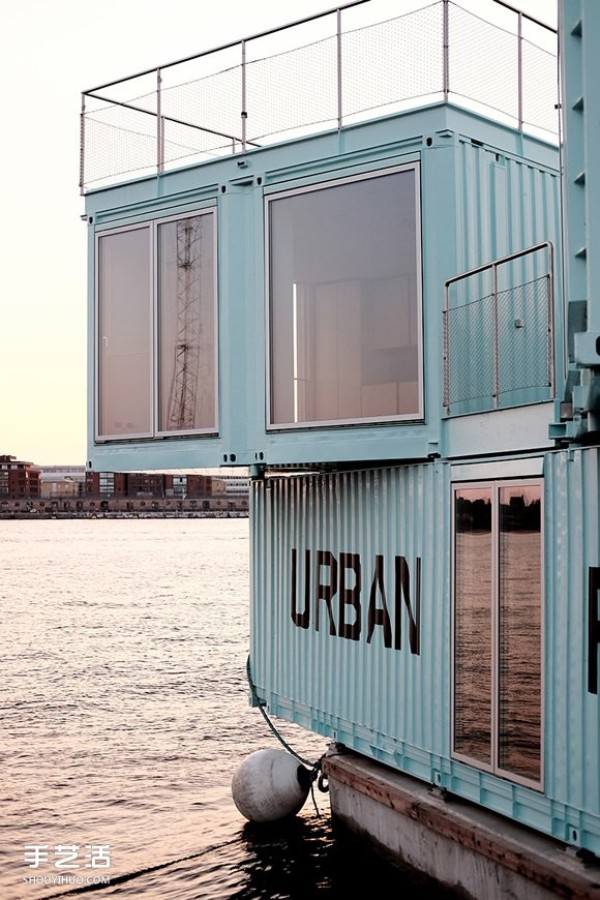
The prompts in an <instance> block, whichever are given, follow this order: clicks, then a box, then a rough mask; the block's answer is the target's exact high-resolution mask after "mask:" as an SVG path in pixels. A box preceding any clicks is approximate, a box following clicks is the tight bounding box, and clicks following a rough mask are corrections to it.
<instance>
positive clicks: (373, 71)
mask: <svg viewBox="0 0 600 900" xmlns="http://www.w3.org/2000/svg"><path fill="white" fill-rule="evenodd" d="M364 2H365V0H355V2H353V3H349V4H346V5H345V6H340V7H338V8H335V9H333V10H328V11H327V12H324V13H321V14H320V15H317V16H311V17H308V18H305V19H301V20H299V21H297V22H292V23H290V24H289V25H286V26H284V27H282V28H277V29H273V30H271V31H267V32H262V33H260V34H256V35H252V36H251V37H248V38H245V39H244V40H241V41H236V42H233V43H231V44H226V45H223V46H220V47H217V48H215V49H213V50H209V51H206V52H204V53H200V54H197V55H195V56H193V57H188V58H186V59H181V60H177V61H175V62H171V63H168V64H166V65H162V66H158V67H156V68H153V69H149V70H146V71H144V72H139V73H137V74H135V75H132V76H129V77H127V78H124V79H121V80H119V81H114V82H111V83H109V84H104V85H100V86H99V87H96V88H93V89H91V90H88V91H85V92H84V93H83V94H82V106H81V145H80V151H81V152H80V173H79V184H80V188H81V191H82V192H86V191H88V190H90V189H94V188H99V187H103V186H106V185H109V184H114V183H118V182H122V181H127V180H130V179H131V178H138V177H142V176H147V175H151V174H160V173H162V172H164V171H166V170H168V169H173V168H177V167H180V166H184V165H191V164H193V163H197V162H200V161H204V160H207V159H211V158H213V157H215V156H220V155H223V154H226V153H237V152H240V151H245V150H247V149H249V148H253V147H257V146H263V145H264V144H267V143H272V142H274V141H278V140H282V139H287V138H290V137H295V136H300V135H304V134H309V133H312V132H315V131H317V130H323V129H327V128H341V127H342V126H343V125H348V124H351V123H353V122H359V121H363V120H365V119H369V118H373V117H374V116H379V115H385V114H389V113H394V112H399V111H402V110H407V109H411V108H415V107H417V106H422V105H425V104H427V103H431V102H435V101H447V100H452V101H453V102H455V103H457V104H460V105H462V106H466V107H468V108H471V109H474V110H476V111H479V112H483V113H485V114H487V115H491V116H492V117H493V118H495V119H498V120H500V121H503V122H506V123H507V124H511V125H513V126H515V127H517V128H518V129H520V130H527V131H530V132H533V133H535V134H537V135H538V136H543V137H546V138H550V139H553V138H554V136H555V135H556V132H557V122H558V119H557V111H556V104H557V68H556V35H555V33H554V32H553V30H552V29H549V28H548V27H547V26H544V25H542V23H539V22H537V20H535V19H533V18H531V17H529V16H526V15H525V14H523V13H518V12H517V11H514V10H513V11H512V12H511V13H510V15H511V17H512V19H513V21H514V27H512V29H509V28H504V27H502V28H501V27H499V26H498V25H494V24H491V23H490V22H486V21H484V20H483V19H481V18H479V17H478V16H476V15H473V14H472V13H470V12H468V11H467V10H465V9H463V8H462V7H461V6H458V5H457V4H455V3H452V2H450V0H438V2H435V3H432V4H431V5H429V6H426V7H424V8H423V9H420V10H417V11H414V12H411V13H407V14H405V15H402V16H398V17H396V18H392V19H387V20H386V21H382V22H377V23H375V24H369V25H367V26H364V27H346V28H345V30H344V29H343V26H347V19H348V17H349V16H350V17H352V16H355V15H356V14H357V12H358V11H359V7H361V5H362V4H363V3H364ZM490 5H491V4H490ZM501 5H502V6H507V4H501ZM369 8H371V7H369ZM496 8H497V7H496ZM372 9H373V10H375V9H376V0H374V2H373V7H372ZM508 9H512V8H511V7H508ZM513 13H514V15H513ZM507 15H509V14H508V13H507ZM290 38H291V39H292V41H290ZM291 42H293V44H294V46H290V43H291ZM282 48H283V49H282Z"/></svg>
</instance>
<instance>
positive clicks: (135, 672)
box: [0, 519, 451, 900]
mask: <svg viewBox="0 0 600 900" xmlns="http://www.w3.org/2000/svg"><path fill="white" fill-rule="evenodd" d="M0 541H1V542H2V548H3V568H2V576H1V581H0V607H1V617H2V623H3V661H2V677H1V678H0V707H1V711H2V719H3V727H2V731H1V732H0V764H1V766H2V769H1V771H2V779H1V781H0V802H1V804H2V817H1V819H0V897H1V898H2V900H42V898H48V897H50V896H55V895H56V894H57V892H58V893H60V894H64V893H65V892H66V891H68V890H70V889H71V887H70V885H69V884H66V883H65V884H61V885H59V886H58V887H57V886H56V884H55V885H52V884H44V883H42V882H43V879H44V878H45V877H48V878H49V877H52V876H54V877H56V876H58V875H60V876H62V877H64V875H65V874H66V875H71V876H72V877H75V876H80V877H82V878H83V877H84V876H87V875H88V874H89V871H90V870H89V869H87V870H86V869H85V864H86V857H85V853H86V852H88V853H89V850H88V851H86V850H85V845H86V844H88V845H96V846H103V847H108V848H109V854H110V869H109V874H110V877H111V884H110V885H109V886H108V887H102V888H101V889H99V890H98V891H97V892H93V893H92V896H107V897H108V896H111V897H112V896H120V897H121V896H122V897H132V898H133V897H136V898H137V897H148V898H149V900H167V898H171V900H192V898H207V900H211V898H214V900H225V898H239V900H242V898H243V900H262V898H265V900H266V898H269V900H271V898H286V897H289V898H294V900H296V898H297V900H301V898H302V900H307V898H311V897H313V896H316V895H317V894H318V896H319V897H329V898H331V900H336V898H341V897H342V896H343V897H344V898H346V897H348V896H356V894H355V893H353V888H354V887H355V886H356V885H364V893H365V895H366V894H367V891H369V893H370V891H371V889H372V890H375V891H377V890H378V889H381V892H382V896H383V895H384V894H383V892H384V888H383V879H384V876H385V877H386V878H389V877H390V876H389V869H388V867H387V866H384V865H383V864H382V863H380V862H375V861H374V858H373V857H371V856H370V855H369V853H368V851H366V850H365V849H364V848H356V849H354V848H353V850H352V851H351V853H350V855H348V853H346V851H345V850H343V849H341V850H340V849H339V847H340V845H339V844H338V841H337V840H335V841H334V839H333V836H332V832H331V827H330V824H329V817H328V812H329V810H328V801H327V797H326V796H325V795H323V794H318V795H317V800H318V804H319V807H320V810H321V813H322V814H323V815H322V818H317V817H316V815H315V813H314V811H313V808H312V805H311V804H310V802H308V803H307V805H306V807H305V809H304V810H303V813H302V817H301V818H300V819H299V820H298V821H297V822H296V823H294V824H293V825H292V826H291V827H290V828H289V829H282V828H281V827H279V828H278V829H276V830H275V832H274V833H272V834H271V835H269V834H266V835H265V834H264V833H263V834H258V833H257V832H255V831H254V830H253V829H251V828H249V827H248V826H245V825H244V820H243V819H242V818H241V816H240V815H239V813H238V812H237V810H236V809H235V807H234V805H233V801H232V799H231V794H230V785H231V778H232V775H233V772H234V771H235V769H236V767H237V766H238V764H239V762H240V760H241V759H242V758H243V756H245V755H246V754H247V753H250V752H252V751H253V750H257V749H259V748H261V747H267V746H279V745H278V744H277V743H276V742H275V739H274V738H273V737H272V735H271V734H270V732H268V730H267V728H266V726H265V723H264V721H263V720H262V718H261V716H260V715H259V714H258V712H257V711H256V710H254V709H251V708H250V707H249V705H248V691H247V685H246V681H245V663H246V655H247V649H248V592H249V575H248V522H247V521H246V520H242V519H232V520H227V519H217V520H206V519H190V520H153V519H147V520H127V521H119V520H111V521H109V520H102V519H98V520H88V521H65V522H63V521H41V522H28V521H13V522H2V523H0ZM279 724H280V727H281V730H282V732H283V734H284V736H285V738H286V739H287V740H288V742H289V743H290V744H291V745H292V746H293V747H294V748H295V749H296V750H297V751H298V752H299V753H301V754H302V755H303V756H304V757H306V758H308V759H314V760H316V759H318V758H319V757H320V756H321V754H322V753H323V752H324V751H325V749H326V741H324V739H322V738H319V737H317V736H314V735H310V734H308V733H307V732H305V731H303V730H302V729H300V728H297V727H295V726H292V725H289V724H287V723H285V722H284V723H279ZM27 845H29V846H32V845H33V846H36V847H38V848H44V847H45V848H46V849H45V851H42V850H38V853H40V854H42V853H45V854H46V857H45V859H42V860H41V861H40V865H39V866H38V867H37V868H31V867H28V866H27V865H26V863H25V858H24V854H25V848H26V846H27ZM57 845H58V846H62V847H65V846H67V847H68V846H70V845H75V846H77V847H79V848H80V849H79V850H78V851H77V852H76V857H75V864H76V865H77V868H76V869H71V870H68V869H67V870H64V869H60V868H58V867H57V865H56V863H57V862H59V861H62V860H64V856H61V855H60V854H57V851H56V847H57ZM29 852H33V851H29ZM93 871H94V872H99V873H100V874H102V875H103V874H105V871H106V870H104V869H95V870H93ZM34 876H35V877H36V878H38V879H40V880H39V882H38V883H33V882H28V881H25V880H24V879H26V878H29V877H34ZM392 877H393V878H394V884H399V885H400V886H403V885H412V884H413V882H412V881H410V880H398V881H396V878H399V876H397V875H396V874H394V875H393V876H392ZM360 890H362V888H361V889H360ZM409 895H410V894H409ZM429 895H430V896H432V894H431V892H430V893H429ZM437 896H446V894H445V893H443V892H441V891H440V892H439V893H438V894H437ZM448 896H451V895H449V894H448Z"/></svg>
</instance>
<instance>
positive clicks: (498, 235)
mask: <svg viewBox="0 0 600 900" xmlns="http://www.w3.org/2000/svg"><path fill="white" fill-rule="evenodd" d="M456 180H457V184H459V185H460V186H461V190H460V191H458V192H457V210H456V242H457V266H458V272H466V271H468V270H469V269H473V268H476V267H477V266H480V265H483V264H485V263H487V262H490V261H491V260H492V259H498V258H499V257H502V256H507V255H508V254H510V253H516V252H517V251H519V250H524V249H525V248H526V247H532V246H533V245H534V244H539V243H541V242H542V241H545V240H552V241H553V242H554V243H555V244H556V243H557V242H558V241H559V240H560V233H561V232H560V182H559V175H558V172H557V171H555V170H549V169H544V168H543V167H542V166H540V165H539V164H538V163H535V164H534V163H532V162H531V161H530V160H527V159H520V158H518V157H515V156H512V155H511V154H508V153H504V152H503V151H500V150H495V149H494V148H493V147H489V146H482V145H481V143H480V142H478V141H472V140H470V139H468V138H464V137H462V138H460V139H459V142H458V150H457V154H456ZM557 281H558V283H560V282H559V280H558V279H557Z"/></svg>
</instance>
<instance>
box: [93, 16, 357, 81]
mask: <svg viewBox="0 0 600 900" xmlns="http://www.w3.org/2000/svg"><path fill="white" fill-rule="evenodd" d="M363 3H370V0H350V2H349V3H342V4H339V5H338V6H333V7H332V8H331V9H326V10H324V11H323V12H319V13H313V15H311V16H304V17H303V18H302V19H294V21H293V22H287V23H286V24H285V25H276V26H275V27H274V28H268V29H267V30H266V31H259V32H257V33H256V34H251V35H249V36H248V37H245V38H237V39H236V40H235V41H229V42H228V43H227V44H220V45H219V46H218V47H212V48H211V49H210V50H202V51H201V52H200V53H194V54H192V55H191V56H184V57H182V58H181V59H175V60H173V61H172V62H169V63H164V64H163V65H159V66H152V67H151V68H149V69H144V70H143V71H142V72H136V73H135V75H126V76H124V77H123V78H116V79H115V80H114V81H107V82H106V84H99V85H98V86H97V87H93V88H89V89H88V90H87V91H82V93H83V94H84V95H86V96H87V95H88V94H93V93H94V92H95V91H103V90H104V89H105V88H109V87H114V86H115V85H116V84H123V83H124V82H126V81H134V80H135V79H136V78H143V77H144V76H145V75H152V74H154V73H155V72H156V70H157V69H161V70H163V69H170V68H172V67H173V66H180V65H182V64H183V63H187V62H192V61H193V60H195V59H202V58H203V57H204V56H211V55H212V54H213V53H220V52H221V51H223V50H231V48H232V47H239V46H241V45H242V44H247V43H248V42H249V41H256V40H259V39H260V38H264V37H268V36H269V35H271V34H277V33H278V32H280V31H287V30H288V28H295V27H296V26H297V25H306V23H307V22H315V21H317V20H318V19H324V18H325V17H326V16H331V15H333V14H334V13H338V12H340V11H341V10H343V9H350V8H351V7H353V6H360V5H361V4H363Z"/></svg>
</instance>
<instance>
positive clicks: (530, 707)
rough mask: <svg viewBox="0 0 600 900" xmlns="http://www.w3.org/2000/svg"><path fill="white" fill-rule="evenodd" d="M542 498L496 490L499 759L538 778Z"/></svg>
mask: <svg viewBox="0 0 600 900" xmlns="http://www.w3.org/2000/svg"><path fill="white" fill-rule="evenodd" d="M540 505H541V496H540V488H539V486H528V487H527V488H523V487H520V488H513V487H503V488H501V489H500V573H499V574H500V623H499V625H500V653H499V666H500V672H499V709H498V717H499V734H498V738H499V758H498V764H499V766H500V768H501V769H506V770H507V771H510V772H514V773H515V774H517V775H522V776H523V777H526V778H532V779H534V780H539V778H540V755H541V727H542V721H541V702H540V685H541V679H542V671H541V594H542V584H541V572H542V559H541V516H540Z"/></svg>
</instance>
